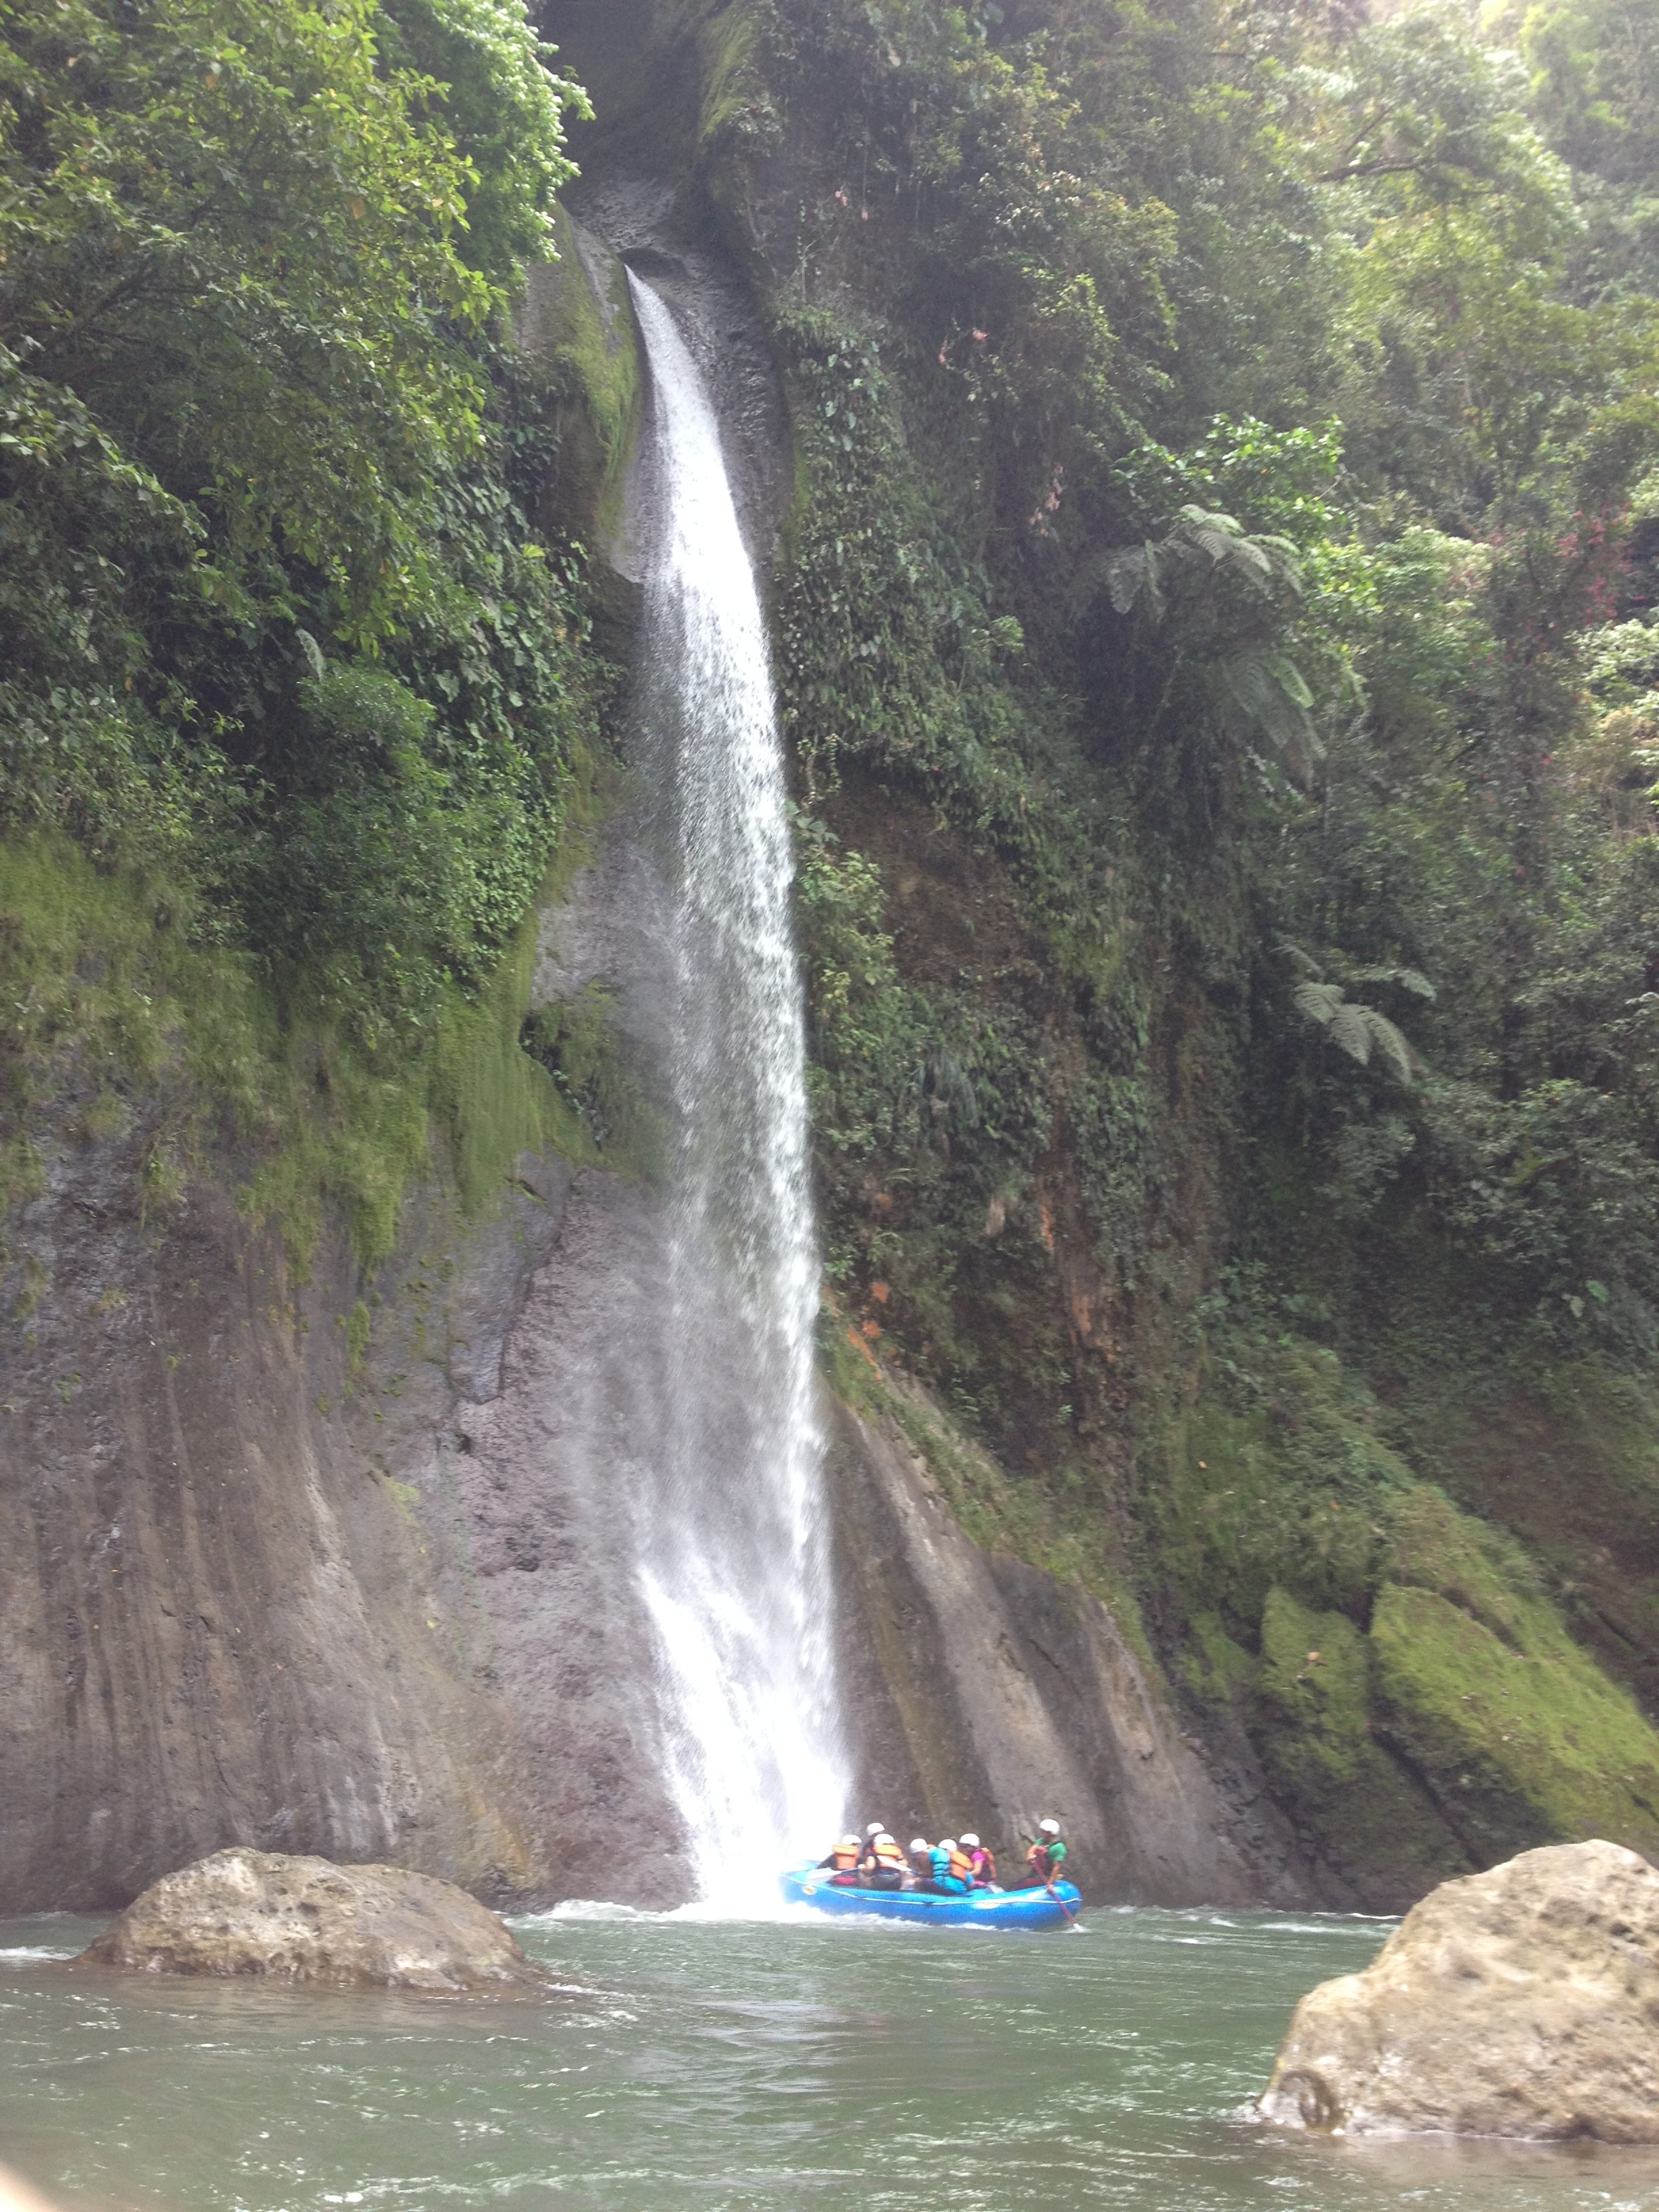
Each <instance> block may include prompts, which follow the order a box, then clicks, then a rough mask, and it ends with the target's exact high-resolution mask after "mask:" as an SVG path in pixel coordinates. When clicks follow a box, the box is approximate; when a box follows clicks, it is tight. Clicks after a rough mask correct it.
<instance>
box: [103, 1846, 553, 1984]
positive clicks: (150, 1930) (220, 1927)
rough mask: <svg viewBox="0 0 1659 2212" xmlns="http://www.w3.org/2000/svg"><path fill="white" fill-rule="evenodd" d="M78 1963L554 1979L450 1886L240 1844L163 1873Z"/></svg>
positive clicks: (284, 1978)
mask: <svg viewBox="0 0 1659 2212" xmlns="http://www.w3.org/2000/svg"><path fill="white" fill-rule="evenodd" d="M75 1963H76V1965H77V1966H81V1965H87V1966H120V1967H125V1968H127V1969H129V1970H131V1971H133V1972H142V1973H151V1974H219V1975H226V1976H230V1975H239V1976H241V1975H255V1974H260V1975H264V1976H265V1977H266V1978H269V1979H270V1980H271V1981H279V1982H310V1983H316V1984H321V1985H322V1986H324V1987H325V1988H329V1989H337V1990H340V1989H346V1990H356V1989H404V1990H498V1989H511V1988H524V1989H529V1988H537V1987H545V1986H546V1984H547V1982H548V1979H549V1977H548V1975H547V1973H546V1972H545V1970H544V1968H543V1967H540V1966H537V1965H536V1964H535V1962H534V1961H533V1960H530V1959H527V1958H526V1956H525V1954H524V1953H523V1952H522V1951H521V1950H520V1948H519V1946H518V1944H517V1943H516V1942H514V1941H513V1937H512V1936H511V1935H510V1934H509V1933H508V1931H507V1929H506V1928H505V1927H503V1925H502V1924H501V1922H500V1921H499V1920H498V1919H497V1918H496V1917H495V1914H494V1913H493V1912H490V1911H486V1909H485V1908H484V1907H483V1905H480V1904H479V1903H478V1902H477V1899H475V1898H471V1897H469V1896H468V1895H467V1894H466V1892H465V1890H462V1889H457V1888H456V1887H454V1886H453V1883H450V1882H447V1881H435V1879H434V1878H433V1876H432V1875H425V1874H410V1873H409V1872H408V1871H407V1870H406V1869H404V1868H403V1867H392V1866H335V1865H332V1864H331V1863H330V1861H328V1860H327V1859H315V1858H294V1857H289V1856H288V1855H287V1854H285V1853H283V1852H280V1851H254V1850H243V1849H240V1848H236V1849H233V1850H224V1851H216V1852H215V1853H214V1854H213V1856H212V1857H211V1858H206V1859H200V1860H198V1861H197V1863H196V1864H195V1865H194V1866H188V1867H183V1868H181V1869H179V1872H178V1873H177V1874H169V1875H163V1876H162V1877H161V1881H158V1882H155V1883H153V1884H152V1885H151V1886H150V1887H149V1889H147V1890H146V1891H145V1892H144V1893H143V1896H142V1897H139V1898H137V1899H134V1901H133V1903H132V1904H131V1905H129V1906H128V1907H127V1909H126V1911H125V1912H124V1913H123V1914H122V1915H121V1917H120V1918H119V1919H118V1920H117V1921H116V1922H115V1923H114V1925H113V1926H112V1927H111V1928H108V1929H106V1930H105V1931H104V1933H103V1934H102V1935H101V1936H100V1937H99V1938H98V1940H97V1942H95V1943H93V1944H91V1945H90V1946H89V1947H88V1948H87V1949H86V1950H84V1951H82V1954H81V1955H80V1957H79V1959H77V1960H76V1961H75Z"/></svg>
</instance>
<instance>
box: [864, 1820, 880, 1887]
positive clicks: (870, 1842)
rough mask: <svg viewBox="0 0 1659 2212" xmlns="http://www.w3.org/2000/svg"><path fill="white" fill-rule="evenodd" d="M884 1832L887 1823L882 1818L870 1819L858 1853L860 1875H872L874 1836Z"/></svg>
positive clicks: (874, 1866) (874, 1847)
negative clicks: (861, 1847) (862, 1845)
mask: <svg viewBox="0 0 1659 2212" xmlns="http://www.w3.org/2000/svg"><path fill="white" fill-rule="evenodd" d="M886 1833H887V1823H886V1822H885V1821H884V1820H872V1821H871V1823H870V1825H869V1826H868V1827H867V1828H866V1830H865V1832H864V1848H863V1850H861V1851H860V1853H859V1873H860V1875H872V1874H873V1873H874V1872H875V1870H876V1838H877V1837H878V1836H884V1835H885V1834H886Z"/></svg>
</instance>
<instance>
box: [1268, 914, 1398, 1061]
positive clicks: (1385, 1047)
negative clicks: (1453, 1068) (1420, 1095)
mask: <svg viewBox="0 0 1659 2212" xmlns="http://www.w3.org/2000/svg"><path fill="white" fill-rule="evenodd" d="M1279 951H1281V952H1282V953H1284V954H1285V957H1286V958H1287V959H1289V960H1291V962H1293V963H1295V965H1296V966H1297V968H1298V969H1300V970H1301V980H1300V981H1298V982H1297V984H1296V986H1295V987H1294V988H1293V989H1292V991H1291V1000H1292V1001H1293V1003H1294V1005H1295V1006H1296V1009H1297V1012H1298V1013H1302V1014H1305V1015H1306V1016H1307V1018H1308V1019H1309V1020H1310V1022H1314V1023H1316V1024H1318V1026H1319V1027H1320V1028H1321V1029H1322V1030H1324V1032H1325V1034H1326V1036H1328V1038H1329V1039H1330V1041H1331V1042H1332V1043H1333V1044H1334V1045H1336V1046H1338V1047H1339V1048H1340V1049H1341V1050H1342V1051H1343V1052H1346V1054H1347V1055H1348V1057H1349V1058H1350V1060H1358V1062H1359V1064H1360V1066H1362V1067H1368V1066H1370V1060H1371V1055H1372V1054H1373V1053H1375V1054H1376V1055H1377V1057H1378V1058H1379V1059H1380V1060H1382V1061H1383V1064H1384V1066H1386V1067H1387V1068H1388V1069H1389V1073H1391V1074H1392V1075H1395V1076H1396V1077H1397V1078H1398V1079H1399V1080H1400V1081H1401V1083H1406V1084H1409V1083H1410V1082H1411V1080H1412V1079H1413V1076H1414V1075H1415V1073H1417V1071H1418V1069H1419V1067H1420V1066H1422V1062H1421V1060H1419V1057H1418V1055H1417V1054H1416V1053H1415V1052H1414V1051H1413V1048H1412V1045H1411V1042H1410V1040H1409V1038H1408V1037H1407V1036H1406V1034H1405V1032H1404V1030H1401V1029H1400V1028H1399V1027H1398V1026H1397V1024H1395V1023H1393V1022H1391V1021H1390V1020H1389V1018H1388V1016H1387V1015H1386V1014H1384V1013H1380V1012H1378V1011H1377V1009H1376V1007H1375V1006H1366V1005H1365V1004H1364V1002H1363V1001H1362V1000H1358V999H1351V998H1349V996H1348V994H1347V993H1346V991H1345V990H1344V989H1343V987H1342V986H1341V984H1340V983H1330V982H1327V981H1326V980H1325V977H1324V974H1323V971H1322V969H1321V968H1320V965H1319V963H1318V962H1317V961H1316V960H1315V959H1313V958H1312V957H1310V955H1309V954H1308V953H1306V952H1304V951H1303V949H1302V947H1301V946H1300V945H1291V944H1288V943H1287V944H1284V945H1280V946H1279ZM1355 980H1356V981H1362V982H1375V983H1398V984H1399V985H1400V986H1401V988H1402V989H1405V990H1407V991H1410V992H1412V993H1413V995H1414V996H1416V997H1418V998H1422V999H1431V998H1433V996H1434V995H1435V991H1434V986H1433V984H1432V983H1431V982H1430V981H1429V979H1428V977H1427V976H1426V975H1423V974H1422V973H1421V972H1420V971H1419V969H1415V968H1366V969H1360V970H1359V971H1358V974H1357V975H1356V977H1355Z"/></svg>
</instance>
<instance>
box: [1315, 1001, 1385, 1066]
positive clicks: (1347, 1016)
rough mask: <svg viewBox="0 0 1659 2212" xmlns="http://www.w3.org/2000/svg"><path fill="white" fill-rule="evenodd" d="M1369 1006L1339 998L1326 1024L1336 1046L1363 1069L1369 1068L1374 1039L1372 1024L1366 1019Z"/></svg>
mask: <svg viewBox="0 0 1659 2212" xmlns="http://www.w3.org/2000/svg"><path fill="white" fill-rule="evenodd" d="M1368 1013H1370V1007H1369V1006H1355V1005H1354V1004H1353V1002H1352V1000H1349V999H1341V998H1339V1003H1338V1004H1337V1005H1336V1006H1334V1007H1333V1009H1332V1011H1331V1018H1330V1020H1329V1022H1328V1024H1326V1029H1327V1034H1328V1036H1329V1037H1330V1040H1331V1042H1332V1043H1333V1044H1334V1045H1339V1046H1340V1048H1341V1049H1342V1050H1343V1051H1344V1052H1346V1054H1347V1055H1348V1057H1349V1059H1350V1060H1358V1062H1359V1065H1360V1066H1362V1067H1365V1066H1369V1065H1370V1057H1371V1045H1372V1043H1373V1042H1374V1038H1373V1036H1372V1031H1371V1025H1370V1023H1369V1022H1368V1021H1367V1020H1366V1019H1365V1017H1366V1015H1367V1014H1368Z"/></svg>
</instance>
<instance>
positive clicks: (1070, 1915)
mask: <svg viewBox="0 0 1659 2212" xmlns="http://www.w3.org/2000/svg"><path fill="white" fill-rule="evenodd" d="M1042 1886H1043V1887H1044V1888H1045V1889H1046V1890H1047V1891H1048V1894H1049V1896H1050V1897H1052V1898H1053V1899H1054V1903H1055V1904H1056V1905H1058V1906H1059V1907H1060V1911H1062V1912H1063V1913H1064V1914H1065V1915H1066V1924H1067V1925H1068V1926H1069V1927H1072V1928H1075V1927H1076V1926H1077V1925H1078V1917H1077V1915H1076V1913H1075V1912H1073V1910H1072V1908H1071V1906H1070V1905H1067V1903H1066V1900H1065V1899H1064V1898H1063V1897H1062V1896H1061V1895H1060V1892H1059V1891H1058V1890H1057V1889H1056V1888H1055V1887H1054V1884H1053V1882H1051V1881H1046V1882H1044V1884H1043V1885H1042Z"/></svg>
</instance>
